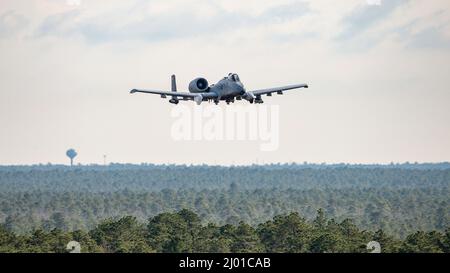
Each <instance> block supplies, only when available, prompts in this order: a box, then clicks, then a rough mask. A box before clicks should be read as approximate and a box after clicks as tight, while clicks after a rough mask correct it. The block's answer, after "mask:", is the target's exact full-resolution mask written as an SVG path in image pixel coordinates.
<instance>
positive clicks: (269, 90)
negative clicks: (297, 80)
mask: <svg viewBox="0 0 450 273" xmlns="http://www.w3.org/2000/svg"><path fill="white" fill-rule="evenodd" d="M297 88H308V85H307V84H294V85H287V86H282V87H275V88H267V89H259V90H253V91H250V93H252V94H253V95H255V96H260V95H265V94H272V93H275V92H282V91H285V90H291V89H297Z"/></svg>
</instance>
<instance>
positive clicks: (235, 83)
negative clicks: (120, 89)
mask: <svg viewBox="0 0 450 273" xmlns="http://www.w3.org/2000/svg"><path fill="white" fill-rule="evenodd" d="M297 88H308V85H307V84H294V85H287V86H282V87H275V88H267V89H259V90H253V91H247V90H246V89H245V88H244V85H243V84H242V82H241V81H240V79H239V76H238V75H237V74H235V73H229V74H228V76H227V77H224V78H223V79H221V80H220V81H219V82H218V83H216V84H212V85H208V81H207V80H206V79H205V78H196V79H194V80H193V81H191V82H190V83H189V92H177V84H176V80H175V75H172V90H171V91H160V90H143V89H142V90H141V89H133V90H131V91H130V93H148V94H157V95H160V96H161V98H167V96H171V97H172V98H171V99H170V100H169V102H170V103H173V104H178V102H179V101H180V98H181V100H193V101H195V102H196V103H197V104H198V105H200V104H201V103H202V101H209V102H210V101H213V102H214V103H215V104H218V103H219V101H221V100H224V101H226V103H227V104H230V102H234V101H235V100H242V99H245V100H247V101H249V102H250V103H263V100H262V99H261V96H262V95H267V96H272V93H277V94H279V95H281V94H283V91H286V90H291V89H297Z"/></svg>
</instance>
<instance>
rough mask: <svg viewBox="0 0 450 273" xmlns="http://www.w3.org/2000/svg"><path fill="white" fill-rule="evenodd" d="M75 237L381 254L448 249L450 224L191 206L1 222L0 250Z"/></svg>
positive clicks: (147, 247)
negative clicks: (138, 214) (92, 218)
mask: <svg viewBox="0 0 450 273" xmlns="http://www.w3.org/2000/svg"><path fill="white" fill-rule="evenodd" d="M73 240H74V241H77V242H79V243H80V245H81V252H108V253H110V252H145V253H152V252H162V253H191V252H202V253H205V252H207V253H210V252H214V253H216V252H219V253H228V252H231V253H246V252H252V253H259V252H269V253H272V252H275V253H294V252H295V253H324V252H327V253H365V252H370V250H368V249H367V243H368V242H370V241H377V242H378V243H379V244H380V246H381V251H382V252H389V253H396V252H402V253H417V252H420V253H422V252H426V253H449V252H450V228H447V229H446V231H445V232H437V231H431V232H424V231H417V232H414V233H411V234H409V235H408V236H406V238H405V239H403V240H400V239H396V238H394V237H391V236H389V235H387V234H386V233H385V232H384V231H383V230H377V231H375V232H371V231H367V230H362V229H359V228H358V227H357V226H356V225H355V224H354V223H353V222H352V220H350V219H345V220H343V221H341V222H338V221H336V220H335V219H332V218H331V219H330V218H327V217H326V216H325V213H324V211H323V210H321V209H319V210H318V211H317V215H316V217H315V218H314V219H313V220H310V221H308V220H307V219H305V218H304V217H302V216H300V215H299V214H298V213H296V212H294V213H289V214H282V215H277V216H275V217H274V218H273V219H271V220H269V221H266V222H264V223H260V224H259V225H257V226H252V225H249V224H247V223H245V222H239V223H238V224H236V225H230V224H225V225H217V224H215V223H206V224H203V223H202V221H201V219H200V217H199V216H198V215H197V214H195V213H194V212H192V211H190V210H186V209H183V210H180V211H178V212H166V213H161V214H158V215H156V216H154V217H152V218H149V219H148V220H147V221H146V222H140V221H138V220H137V219H136V218H135V217H133V216H125V217H121V218H116V219H113V218H111V219H106V220H103V221H101V222H100V223H99V224H98V225H97V226H95V228H93V229H92V230H90V231H88V232H87V231H83V230H76V231H70V232H69V231H62V230H59V229H53V230H50V231H45V230H42V229H38V230H34V231H32V232H30V233H28V234H22V235H18V234H15V233H14V232H12V231H10V230H8V229H7V228H6V227H5V226H4V225H2V226H0V252H26V253H29V252H38V253H42V252H46V253H47V252H48V253H64V252H68V251H69V250H68V249H67V244H68V242H70V241H73Z"/></svg>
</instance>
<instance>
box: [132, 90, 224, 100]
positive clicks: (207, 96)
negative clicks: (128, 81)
mask: <svg viewBox="0 0 450 273" xmlns="http://www.w3.org/2000/svg"><path fill="white" fill-rule="evenodd" d="M130 93H132V94H133V93H147V94H157V95H166V96H176V97H182V98H196V97H199V95H201V96H202V98H205V99H213V98H217V94H216V93H213V92H204V93H189V92H173V91H160V90H140V89H133V90H131V91H130Z"/></svg>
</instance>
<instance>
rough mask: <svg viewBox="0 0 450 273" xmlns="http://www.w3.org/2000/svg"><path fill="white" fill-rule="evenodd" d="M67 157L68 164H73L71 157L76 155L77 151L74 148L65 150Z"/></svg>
mask: <svg viewBox="0 0 450 273" xmlns="http://www.w3.org/2000/svg"><path fill="white" fill-rule="evenodd" d="M66 155H67V157H68V158H70V166H73V159H74V158H75V157H76V156H77V152H76V151H75V150H74V149H69V150H67V152H66Z"/></svg>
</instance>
